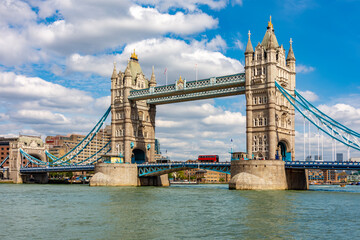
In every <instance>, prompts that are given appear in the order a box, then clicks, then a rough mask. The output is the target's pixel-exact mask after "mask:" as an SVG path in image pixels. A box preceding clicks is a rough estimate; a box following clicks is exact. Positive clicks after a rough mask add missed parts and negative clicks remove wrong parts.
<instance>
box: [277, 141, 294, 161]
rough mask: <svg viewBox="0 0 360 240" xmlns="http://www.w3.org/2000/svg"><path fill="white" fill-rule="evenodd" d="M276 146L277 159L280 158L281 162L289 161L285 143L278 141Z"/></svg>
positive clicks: (289, 153) (289, 155)
mask: <svg viewBox="0 0 360 240" xmlns="http://www.w3.org/2000/svg"><path fill="white" fill-rule="evenodd" d="M277 146H278V148H277V153H276V155H277V159H279V158H280V156H281V159H282V160H283V161H291V152H288V151H289V150H288V147H287V146H288V144H287V143H286V141H280V142H279V143H278V145H277Z"/></svg>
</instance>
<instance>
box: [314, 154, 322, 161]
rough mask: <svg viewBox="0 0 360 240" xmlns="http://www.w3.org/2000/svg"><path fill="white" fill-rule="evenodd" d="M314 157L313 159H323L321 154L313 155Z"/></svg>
mask: <svg viewBox="0 0 360 240" xmlns="http://www.w3.org/2000/svg"><path fill="white" fill-rule="evenodd" d="M314 159H315V161H322V160H323V159H322V156H321V155H315V156H314Z"/></svg>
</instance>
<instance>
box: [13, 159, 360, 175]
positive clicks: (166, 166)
mask: <svg viewBox="0 0 360 240" xmlns="http://www.w3.org/2000/svg"><path fill="white" fill-rule="evenodd" d="M264 161H266V160H264ZM137 167H138V173H139V177H146V176H158V175H162V174H166V173H170V172H176V171H180V170H184V169H191V168H195V169H196V168H199V169H206V170H211V171H216V172H222V173H226V174H230V168H231V163H230V162H218V163H186V162H182V163H181V162H180V163H179V162H177V163H150V164H138V165H137ZM285 168H288V169H291V168H293V169H322V170H329V169H331V170H360V162H319V161H312V162H308V161H293V162H285ZM94 169H95V166H94V165H72V166H54V167H50V166H46V167H31V168H24V167H22V168H20V172H21V173H41V172H76V171H93V170H94Z"/></svg>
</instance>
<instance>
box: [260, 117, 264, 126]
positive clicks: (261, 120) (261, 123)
mask: <svg viewBox="0 0 360 240" xmlns="http://www.w3.org/2000/svg"><path fill="white" fill-rule="evenodd" d="M262 125H263V119H262V118H261V117H260V118H259V126H262Z"/></svg>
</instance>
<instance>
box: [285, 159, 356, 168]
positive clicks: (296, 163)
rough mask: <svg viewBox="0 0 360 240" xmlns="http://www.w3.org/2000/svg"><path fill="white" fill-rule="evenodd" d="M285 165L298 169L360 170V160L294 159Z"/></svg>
mask: <svg viewBox="0 0 360 240" xmlns="http://www.w3.org/2000/svg"><path fill="white" fill-rule="evenodd" d="M285 167H286V168H297V169H324V170H328V169H334V170H360V162H320V161H318V162H317V161H311V162H309V161H292V162H285Z"/></svg>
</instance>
